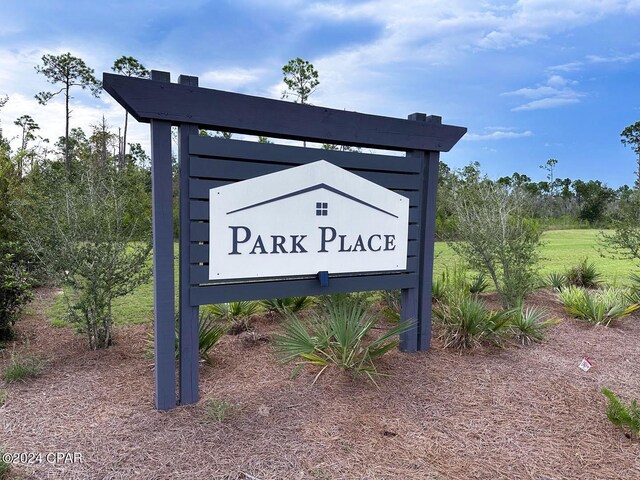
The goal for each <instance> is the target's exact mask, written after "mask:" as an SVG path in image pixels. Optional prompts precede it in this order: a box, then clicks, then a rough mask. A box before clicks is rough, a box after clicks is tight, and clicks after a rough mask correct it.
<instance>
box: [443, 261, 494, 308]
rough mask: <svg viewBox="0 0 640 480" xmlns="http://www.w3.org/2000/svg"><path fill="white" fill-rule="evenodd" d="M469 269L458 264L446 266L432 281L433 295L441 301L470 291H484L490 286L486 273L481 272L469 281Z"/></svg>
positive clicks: (474, 292) (473, 292)
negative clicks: (450, 266)
mask: <svg viewBox="0 0 640 480" xmlns="http://www.w3.org/2000/svg"><path fill="white" fill-rule="evenodd" d="M467 278H468V270H467V269H466V268H465V267H464V265H460V264H456V265H454V266H453V267H452V268H449V267H445V268H444V270H443V271H442V273H441V274H440V276H439V277H436V278H435V279H434V281H433V283H432V287H431V296H432V298H434V299H435V300H437V301H439V302H446V301H447V299H449V298H453V297H455V296H458V295H464V294H468V293H472V294H478V293H482V292H483V291H484V290H486V289H487V288H488V287H489V283H488V282H487V278H486V275H484V274H482V273H480V274H477V275H475V276H474V277H472V279H471V282H469V281H468V279H467Z"/></svg>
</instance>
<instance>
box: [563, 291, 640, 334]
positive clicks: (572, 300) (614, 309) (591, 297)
mask: <svg viewBox="0 0 640 480" xmlns="http://www.w3.org/2000/svg"><path fill="white" fill-rule="evenodd" d="M557 295H558V300H559V301H560V303H561V304H562V306H563V308H564V311H565V312H567V313H568V314H569V315H572V316H574V317H576V318H581V319H583V320H587V321H588V322H591V323H595V324H596V325H604V326H609V324H610V323H611V322H612V321H614V320H616V319H618V318H621V317H624V316H626V315H629V314H630V313H633V312H634V311H636V310H637V309H638V308H640V305H638V304H629V302H628V301H626V299H625V292H623V291H622V290H618V289H614V288H609V289H606V290H598V291H595V292H589V291H587V290H586V289H584V288H581V287H574V286H571V287H568V288H565V289H564V290H562V291H560V292H558V294H557Z"/></svg>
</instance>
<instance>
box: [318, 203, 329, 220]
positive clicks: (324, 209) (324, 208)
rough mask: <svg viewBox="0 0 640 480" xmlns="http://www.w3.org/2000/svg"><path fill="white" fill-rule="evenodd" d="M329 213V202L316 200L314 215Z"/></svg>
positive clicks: (323, 215)
mask: <svg viewBox="0 0 640 480" xmlns="http://www.w3.org/2000/svg"><path fill="white" fill-rule="evenodd" d="M328 214H329V204H328V203H327V202H316V216H318V217H326V216H327V215H328Z"/></svg>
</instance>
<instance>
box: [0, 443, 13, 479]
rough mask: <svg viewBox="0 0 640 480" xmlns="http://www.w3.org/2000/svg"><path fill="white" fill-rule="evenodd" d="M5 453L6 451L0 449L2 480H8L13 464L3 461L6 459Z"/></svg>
mask: <svg viewBox="0 0 640 480" xmlns="http://www.w3.org/2000/svg"><path fill="white" fill-rule="evenodd" d="M4 453H5V452H4V450H2V449H1V448H0V480H5V479H8V478H9V471H10V470H11V464H10V463H7V462H5V461H4V460H3V459H2V458H3V457H4Z"/></svg>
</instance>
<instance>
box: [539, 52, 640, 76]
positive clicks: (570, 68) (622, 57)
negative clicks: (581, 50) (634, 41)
mask: <svg viewBox="0 0 640 480" xmlns="http://www.w3.org/2000/svg"><path fill="white" fill-rule="evenodd" d="M636 60H640V52H633V53H621V54H615V55H610V56H602V55H586V56H585V57H584V59H582V60H577V61H575V62H569V63H565V64H562V65H554V66H552V67H549V68H548V70H549V71H550V72H575V71H578V70H582V69H583V68H585V67H587V66H589V65H597V64H608V63H609V64H620V63H621V64H627V63H632V62H635V61H636Z"/></svg>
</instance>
